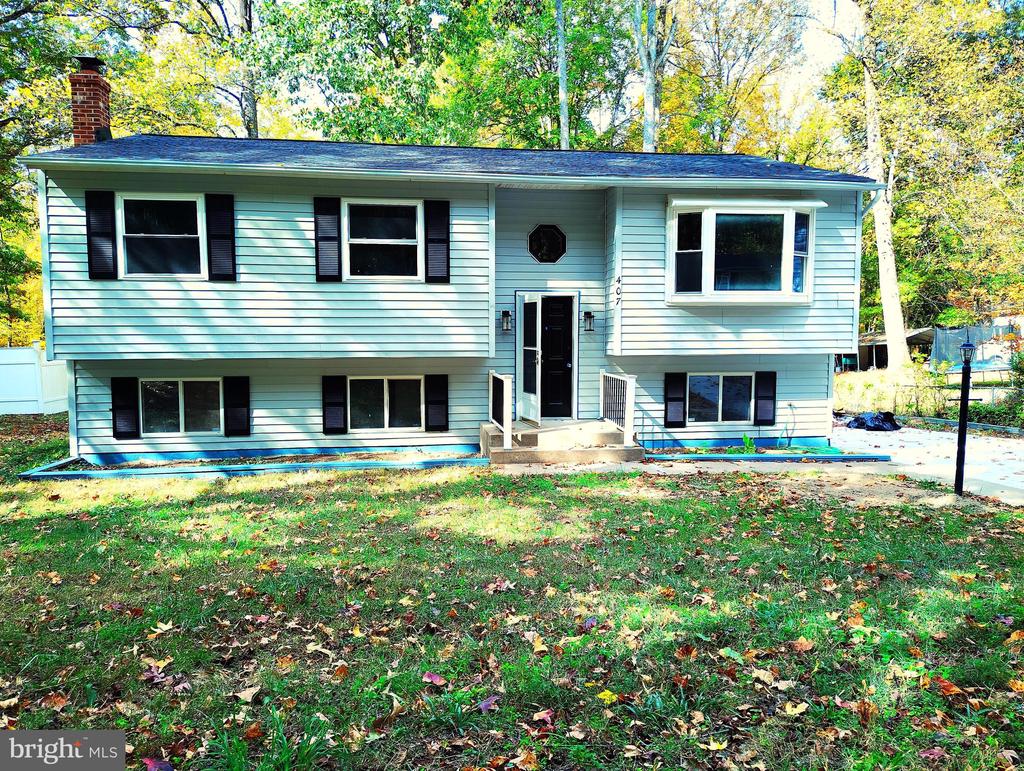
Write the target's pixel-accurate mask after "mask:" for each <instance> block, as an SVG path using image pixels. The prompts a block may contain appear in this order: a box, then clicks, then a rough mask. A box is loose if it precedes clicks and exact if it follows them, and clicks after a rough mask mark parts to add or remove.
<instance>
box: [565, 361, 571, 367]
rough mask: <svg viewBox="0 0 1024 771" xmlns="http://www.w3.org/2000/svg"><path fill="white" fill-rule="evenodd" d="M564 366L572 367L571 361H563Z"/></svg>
mask: <svg viewBox="0 0 1024 771" xmlns="http://www.w3.org/2000/svg"><path fill="white" fill-rule="evenodd" d="M565 368H566V369H572V362H571V361H567V362H566V363H565Z"/></svg>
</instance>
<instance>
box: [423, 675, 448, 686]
mask: <svg viewBox="0 0 1024 771" xmlns="http://www.w3.org/2000/svg"><path fill="white" fill-rule="evenodd" d="M423 682H425V683H430V684H431V685H436V686H438V687H441V686H442V685H446V684H447V683H448V681H447V680H445V679H444V678H443V677H441V675H435V674H434V673H433V672H426V673H424V675H423Z"/></svg>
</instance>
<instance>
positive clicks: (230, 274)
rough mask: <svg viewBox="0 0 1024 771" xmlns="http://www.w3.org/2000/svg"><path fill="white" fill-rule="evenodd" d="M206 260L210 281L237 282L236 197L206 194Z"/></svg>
mask: <svg viewBox="0 0 1024 771" xmlns="http://www.w3.org/2000/svg"><path fill="white" fill-rule="evenodd" d="M206 259H207V260H208V261H209V266H210V270H209V276H210V281H235V280H237V274H236V271H235V197H234V196H233V195H225V194H222V193H207V194H206Z"/></svg>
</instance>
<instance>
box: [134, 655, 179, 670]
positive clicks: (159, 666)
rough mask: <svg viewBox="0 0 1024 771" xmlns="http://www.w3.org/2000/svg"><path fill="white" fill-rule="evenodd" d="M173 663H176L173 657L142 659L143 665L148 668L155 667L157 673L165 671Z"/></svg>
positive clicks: (147, 657) (145, 657) (144, 657)
mask: <svg viewBox="0 0 1024 771" xmlns="http://www.w3.org/2000/svg"><path fill="white" fill-rule="evenodd" d="M172 661H174V657H173V656H168V657H167V658H165V659H154V658H153V657H152V656H143V657H142V663H143V664H145V665H146V666H147V667H153V669H156V670H157V671H163V669H164V667H166V666H168V665H169V664H170V663H171V662H172Z"/></svg>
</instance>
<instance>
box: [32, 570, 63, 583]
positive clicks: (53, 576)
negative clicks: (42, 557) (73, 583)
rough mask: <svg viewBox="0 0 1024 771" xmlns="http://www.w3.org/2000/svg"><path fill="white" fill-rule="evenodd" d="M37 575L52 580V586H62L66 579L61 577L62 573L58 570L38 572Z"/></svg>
mask: <svg viewBox="0 0 1024 771" xmlns="http://www.w3.org/2000/svg"><path fill="white" fill-rule="evenodd" d="M36 575H37V576H39V577H40V578H45V579H46V580H47V581H49V582H50V585H51V586H60V585H61V584H62V583H64V579H63V578H61V576H60V573H58V572H57V571H56V570H51V571H49V572H47V573H36Z"/></svg>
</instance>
